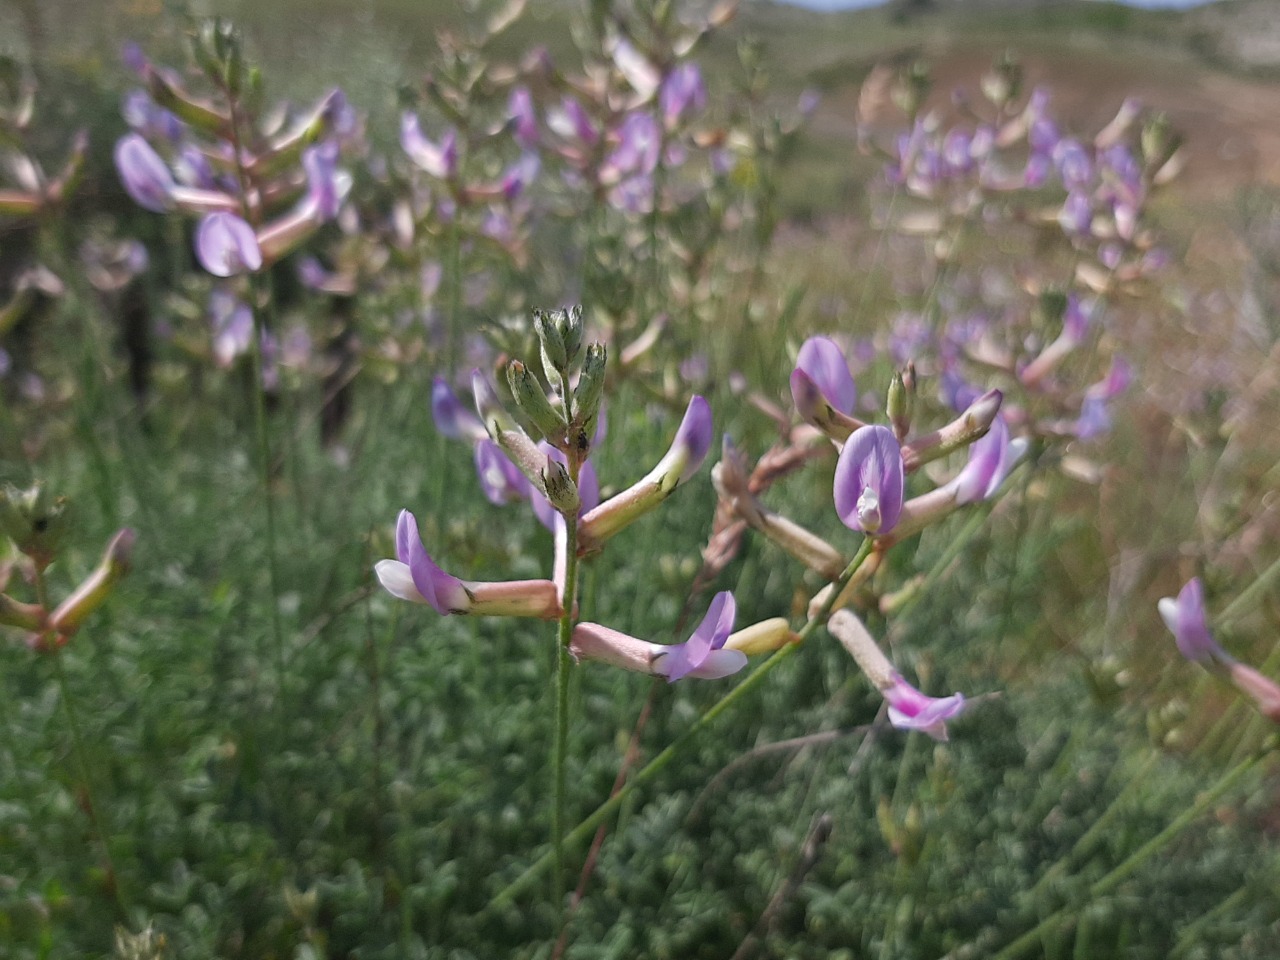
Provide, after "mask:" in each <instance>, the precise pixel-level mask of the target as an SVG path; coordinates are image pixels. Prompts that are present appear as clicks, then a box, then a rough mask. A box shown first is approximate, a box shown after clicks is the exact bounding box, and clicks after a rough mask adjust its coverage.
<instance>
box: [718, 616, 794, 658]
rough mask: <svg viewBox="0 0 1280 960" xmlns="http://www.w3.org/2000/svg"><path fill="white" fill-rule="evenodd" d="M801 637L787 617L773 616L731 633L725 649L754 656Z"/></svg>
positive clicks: (778, 648) (781, 646)
mask: <svg viewBox="0 0 1280 960" xmlns="http://www.w3.org/2000/svg"><path fill="white" fill-rule="evenodd" d="M799 639H800V635H799V634H798V633H796V632H795V631H794V630H792V629H791V624H789V623H787V620H786V618H785V617H773V618H771V619H769V620H761V621H760V622H759V623H753V624H752V625H751V626H749V627H744V628H743V629H741V630H739V631H737V632H736V633H731V634H729V639H728V640H726V641H725V642H724V649H725V650H738V651H741V652H742V653H745V654H746V655H747V656H749V657H753V656H756V655H757V654H761V653H772V652H773V651H774V650H780V649H782V648H783V647H785V646H786V645H787V644H789V643H796V642H798V641H799Z"/></svg>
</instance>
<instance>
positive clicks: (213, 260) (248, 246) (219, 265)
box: [195, 212, 262, 277]
mask: <svg viewBox="0 0 1280 960" xmlns="http://www.w3.org/2000/svg"><path fill="white" fill-rule="evenodd" d="M195 247H196V259H197V260H199V261H200V265H201V266H202V267H204V268H205V269H206V270H208V271H209V272H210V273H212V274H213V275H214V276H215V277H231V276H235V275H236V274H239V273H245V272H251V271H254V270H258V269H259V268H261V266H262V251H261V250H260V249H259V248H258V238H257V237H255V236H254V233H253V227H251V226H249V224H247V223H246V222H245V221H244V220H243V219H241V218H240V217H237V216H236V215H235V214H234V213H225V212H219V213H211V214H209V215H208V216H206V217H205V218H204V219H203V220H201V221H200V225H199V226H198V227H196V238H195Z"/></svg>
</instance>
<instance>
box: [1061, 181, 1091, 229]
mask: <svg viewBox="0 0 1280 960" xmlns="http://www.w3.org/2000/svg"><path fill="white" fill-rule="evenodd" d="M1058 223H1059V225H1060V226H1061V227H1062V232H1063V233H1065V234H1067V235H1068V236H1072V237H1083V236H1086V235H1087V234H1088V233H1089V228H1090V227H1091V226H1092V224H1093V203H1092V201H1091V200H1090V199H1089V195H1088V194H1087V193H1085V192H1084V191H1083V190H1072V191H1071V192H1070V193H1068V194H1067V199H1066V201H1065V202H1064V203H1063V204H1062V210H1061V211H1060V212H1059V213H1058Z"/></svg>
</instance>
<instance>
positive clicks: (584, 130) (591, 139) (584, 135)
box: [547, 97, 600, 146]
mask: <svg viewBox="0 0 1280 960" xmlns="http://www.w3.org/2000/svg"><path fill="white" fill-rule="evenodd" d="M547 126H548V127H550V128H551V130H552V132H553V133H556V134H558V135H559V136H561V137H564V138H565V139H566V140H578V141H579V142H581V143H584V144H586V145H588V146H590V145H591V144H594V143H595V142H596V141H597V140H599V139H600V131H599V130H598V129H596V125H595V121H593V120H592V119H591V116H590V115H589V114H588V113H587V111H586V110H585V109H584V108H583V106H582V104H581V103H579V102H578V101H577V100H575V99H574V98H573V97H565V98H564V99H563V100H561V101H560V106H559V107H558V108H557V109H554V110H551V111H550V112H549V113H548V114H547Z"/></svg>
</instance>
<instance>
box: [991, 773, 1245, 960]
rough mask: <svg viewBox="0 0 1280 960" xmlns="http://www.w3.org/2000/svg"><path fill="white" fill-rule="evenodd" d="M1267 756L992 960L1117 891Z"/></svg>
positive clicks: (1014, 952) (1225, 781)
mask: <svg viewBox="0 0 1280 960" xmlns="http://www.w3.org/2000/svg"><path fill="white" fill-rule="evenodd" d="M1266 755H1267V751H1265V750H1264V751H1260V752H1259V753H1257V754H1255V755H1254V756H1252V757H1249V758H1248V759H1247V760H1245V761H1244V762H1243V763H1241V764H1240V765H1239V766H1237V767H1235V768H1234V769H1233V770H1231V771H1229V772H1228V773H1227V774H1225V775H1224V776H1223V777H1222V779H1221V780H1219V781H1218V782H1217V783H1216V784H1214V786H1213V788H1212V789H1211V790H1209V791H1207V792H1206V793H1204V794H1203V795H1202V796H1201V797H1200V799H1199V800H1197V801H1196V802H1195V803H1194V804H1192V805H1191V806H1190V807H1188V808H1187V809H1186V810H1184V811H1183V812H1182V813H1181V814H1179V815H1178V816H1177V817H1176V818H1175V819H1174V820H1173V821H1172V822H1171V823H1170V824H1169V825H1168V826H1167V827H1165V828H1164V829H1163V830H1161V831H1160V832H1159V833H1157V834H1156V835H1155V836H1154V837H1152V838H1151V839H1150V840H1148V841H1147V842H1146V843H1144V844H1143V845H1142V846H1141V847H1139V848H1138V849H1137V850H1135V851H1134V852H1133V853H1131V854H1130V855H1129V856H1128V858H1126V859H1125V861H1124V862H1123V863H1121V864H1120V865H1119V866H1117V867H1115V868H1114V869H1113V870H1111V872H1109V873H1107V874H1106V875H1105V876H1103V877H1102V878H1101V879H1099V880H1098V881H1097V882H1096V883H1094V884H1093V885H1092V886H1091V887H1089V892H1088V898H1087V899H1086V900H1085V901H1084V902H1082V903H1073V904H1068V905H1067V906H1065V907H1063V908H1062V909H1061V910H1058V911H1056V912H1054V913H1052V914H1050V915H1049V916H1047V917H1045V918H1044V919H1043V920H1041V921H1040V922H1039V923H1038V924H1036V925H1035V927H1033V928H1032V929H1030V930H1028V931H1027V932H1026V933H1024V934H1023V935H1022V936H1020V937H1019V938H1018V939H1017V940H1014V941H1013V942H1012V943H1011V944H1009V945H1008V946H1007V947H1005V948H1004V949H1003V950H1001V951H1000V952H999V953H997V954H994V955H993V956H992V957H991V960H1014V958H1015V957H1020V956H1022V955H1023V954H1024V953H1026V951H1027V950H1028V949H1029V948H1031V947H1032V946H1034V945H1035V944H1036V943H1037V942H1038V941H1039V940H1040V938H1041V937H1042V936H1043V935H1045V934H1047V933H1052V932H1053V931H1054V930H1056V929H1058V927H1060V926H1062V925H1065V924H1067V923H1068V922H1070V921H1071V920H1072V919H1073V918H1074V917H1075V915H1076V914H1077V913H1079V912H1080V910H1081V909H1083V908H1084V907H1085V906H1087V905H1088V903H1090V902H1092V901H1094V900H1098V899H1100V898H1101V897H1105V896H1106V895H1107V894H1109V893H1111V892H1112V891H1113V890H1115V888H1116V887H1118V886H1120V884H1122V883H1123V882H1124V881H1125V880H1127V879H1129V877H1130V876H1132V875H1133V874H1134V873H1135V872H1136V871H1137V870H1138V868H1139V867H1141V866H1142V865H1143V864H1145V863H1146V862H1147V861H1148V860H1150V859H1151V858H1152V857H1153V856H1155V855H1156V854H1157V853H1159V852H1160V851H1161V850H1163V849H1164V848H1165V847H1167V846H1168V845H1169V844H1170V843H1172V842H1173V841H1174V840H1175V839H1177V837H1178V836H1179V835H1180V834H1181V833H1182V832H1183V831H1184V830H1186V829H1187V827H1189V826H1191V824H1192V823H1193V822H1194V821H1195V820H1196V819H1197V818H1198V817H1199V816H1200V815H1201V814H1202V813H1204V812H1205V811H1206V810H1208V809H1209V807H1211V806H1213V804H1215V803H1217V802H1218V799H1219V798H1220V797H1222V795H1223V794H1225V793H1226V792H1227V791H1229V790H1230V789H1231V788H1232V787H1234V786H1235V785H1236V784H1237V783H1239V782H1240V780H1241V779H1242V778H1243V777H1244V775H1245V774H1246V773H1248V772H1249V771H1250V770H1252V769H1253V767H1254V765H1256V764H1257V763H1258V762H1259V761H1260V760H1262V759H1263V757H1265V756H1266Z"/></svg>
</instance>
